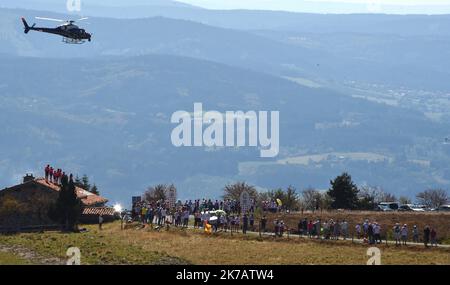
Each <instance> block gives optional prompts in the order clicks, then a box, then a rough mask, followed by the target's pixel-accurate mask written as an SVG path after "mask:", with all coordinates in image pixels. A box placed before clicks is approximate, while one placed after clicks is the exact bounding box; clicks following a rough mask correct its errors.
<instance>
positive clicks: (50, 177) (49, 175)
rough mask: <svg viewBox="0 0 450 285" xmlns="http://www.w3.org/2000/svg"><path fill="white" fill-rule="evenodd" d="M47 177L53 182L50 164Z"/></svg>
mask: <svg viewBox="0 0 450 285" xmlns="http://www.w3.org/2000/svg"><path fill="white" fill-rule="evenodd" d="M48 177H49V180H50V183H52V182H53V167H51V166H50V169H49V170H48Z"/></svg>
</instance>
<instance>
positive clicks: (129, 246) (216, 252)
mask: <svg viewBox="0 0 450 285" xmlns="http://www.w3.org/2000/svg"><path fill="white" fill-rule="evenodd" d="M88 229H89V232H88V233H82V234H61V233H51V232H48V233H44V234H20V235H15V236H0V244H7V245H21V246H24V247H26V248H29V249H30V250H33V251H35V252H38V253H40V254H42V255H44V256H53V257H59V258H61V259H64V258H66V257H65V253H66V250H67V248H68V247H71V246H77V247H79V248H80V250H81V262H82V264H155V263H159V264H161V263H162V264H186V263H189V264H202V265H213V264H220V265H236V264H243V265H272V264H273V265H279V264H354V265H365V264H366V262H367V259H368V257H367V255H366V251H367V246H363V245H360V244H352V243H351V242H342V241H341V242H338V244H339V245H337V244H336V242H323V243H320V242H316V241H310V240H303V239H298V238H296V239H293V238H291V239H289V240H288V239H287V238H284V239H276V240H275V239H274V238H272V237H264V238H261V239H260V238H258V237H256V236H247V237H243V236H242V235H241V234H236V233H235V234H234V235H233V236H230V234H229V233H228V234H225V233H223V234H218V235H213V236H206V235H205V234H204V233H202V231H201V230H200V231H191V230H187V231H185V230H179V229H171V230H170V231H161V232H156V231H151V230H135V229H129V230H124V231H123V230H120V224H119V223H114V224H109V225H107V226H106V227H105V229H104V230H103V231H101V232H99V231H98V229H97V228H96V227H95V226H89V227H88ZM218 244H220V246H218ZM379 248H380V249H381V251H382V258H381V260H382V264H441V265H444V264H445V265H448V264H450V259H449V253H450V252H449V250H448V249H428V250H424V249H423V248H415V247H409V248H397V247H395V246H385V245H380V246H379ZM0 258H1V256H0ZM1 263H2V260H1V259H0V264H1Z"/></svg>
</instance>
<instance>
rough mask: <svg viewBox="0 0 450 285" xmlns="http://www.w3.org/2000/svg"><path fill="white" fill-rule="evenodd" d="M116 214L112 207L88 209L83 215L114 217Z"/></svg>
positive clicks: (84, 210)
mask: <svg viewBox="0 0 450 285" xmlns="http://www.w3.org/2000/svg"><path fill="white" fill-rule="evenodd" d="M114 213H115V211H114V208H110V207H86V208H84V209H83V215H95V216H98V215H102V216H114Z"/></svg>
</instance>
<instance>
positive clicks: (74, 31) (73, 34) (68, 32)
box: [22, 18, 92, 41]
mask: <svg viewBox="0 0 450 285" xmlns="http://www.w3.org/2000/svg"><path fill="white" fill-rule="evenodd" d="M22 21H23V24H24V26H25V33H26V34H27V33H28V32H29V31H36V32H42V33H48V34H54V35H59V36H62V37H64V38H67V39H72V40H75V41H83V40H88V41H91V36H92V35H91V34H90V33H88V32H86V31H85V30H84V29H80V28H79V27H78V26H77V25H74V24H73V23H65V24H62V25H60V26H58V27H56V28H44V27H35V25H33V26H31V27H30V26H28V24H27V22H26V21H25V19H23V18H22Z"/></svg>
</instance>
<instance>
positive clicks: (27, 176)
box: [23, 173, 34, 183]
mask: <svg viewBox="0 0 450 285" xmlns="http://www.w3.org/2000/svg"><path fill="white" fill-rule="evenodd" d="M33 180H34V176H33V174H28V173H27V174H26V175H25V176H24V177H23V183H27V182H30V181H33Z"/></svg>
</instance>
